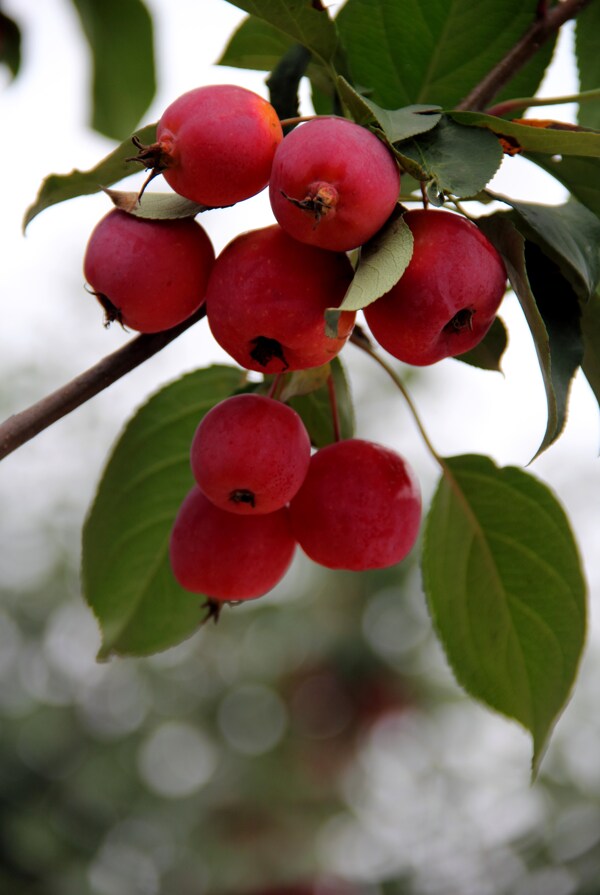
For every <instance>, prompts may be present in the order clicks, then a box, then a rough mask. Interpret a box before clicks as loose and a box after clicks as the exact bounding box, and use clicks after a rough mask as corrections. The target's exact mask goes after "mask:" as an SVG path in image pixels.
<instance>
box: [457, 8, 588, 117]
mask: <svg viewBox="0 0 600 895" xmlns="http://www.w3.org/2000/svg"><path fill="white" fill-rule="evenodd" d="M590 2H591V0H563V2H562V3H558V4H557V5H556V6H553V7H552V8H551V9H545V7H544V5H542V4H540V5H539V6H538V10H539V12H540V13H541V15H539V17H538V18H536V20H535V22H533V24H532V25H530V26H529V28H528V29H527V31H526V32H525V34H524V35H523V36H522V37H521V39H520V40H518V41H517V43H516V44H515V45H514V47H512V48H511V49H510V50H509V51H508V53H507V54H506V56H504V58H503V59H501V60H500V62H499V63H498V64H497V65H495V66H494V68H493V69H491V71H490V72H488V74H487V75H486V76H485V77H484V78H483V79H482V80H481V81H480V82H479V84H477V86H476V87H474V88H473V90H472V91H471V92H470V93H469V95H468V96H466V97H465V98H464V99H463V100H461V102H460V103H459V104H458V106H457V109H465V110H470V111H473V112H480V111H482V110H483V109H485V108H486V106H488V105H489V103H490V102H491V101H492V100H493V98H494V97H495V96H496V94H497V93H498V91H499V90H501V89H502V88H503V87H504V86H505V85H506V84H508V82H509V81H510V80H511V79H512V78H513V77H514V76H515V75H516V73H517V72H518V71H519V70H520V69H521V68H523V66H524V65H525V64H526V63H527V62H529V60H530V59H531V58H532V56H535V54H536V53H537V51H538V50H539V49H540V47H541V46H542V45H543V44H544V43H545V42H546V41H547V40H549V38H550V37H552V35H553V34H555V33H556V32H557V31H558V29H559V28H560V27H561V26H562V25H564V24H565V22H568V21H569V19H573V18H575V16H576V15H578V14H579V13H580V12H581V10H582V9H584V8H585V7H586V6H588V4H589V3H590ZM544 9H545V11H544Z"/></svg>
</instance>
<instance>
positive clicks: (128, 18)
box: [73, 0, 156, 140]
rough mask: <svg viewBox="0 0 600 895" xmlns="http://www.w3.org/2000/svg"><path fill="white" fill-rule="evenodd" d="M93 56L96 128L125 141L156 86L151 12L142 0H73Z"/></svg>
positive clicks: (149, 101)
mask: <svg viewBox="0 0 600 895" xmlns="http://www.w3.org/2000/svg"><path fill="white" fill-rule="evenodd" d="M73 4H74V6H75V8H76V10H77V12H78V13H79V17H80V19H81V24H82V26H83V30H84V32H85V35H86V37H87V39H88V43H89V45H90V49H91V51H92V56H93V66H94V71H93V85H92V96H93V112H92V127H93V128H94V129H95V130H97V131H99V132H100V133H101V134H105V135H106V136H107V137H111V138H112V139H114V140H122V139H123V138H124V137H125V136H126V135H127V134H130V133H131V131H132V130H133V129H134V127H135V126H136V125H137V123H138V122H139V120H140V119H141V117H142V116H143V114H144V113H145V111H146V109H147V108H148V106H149V105H150V103H151V101H152V98H153V97H154V93H155V91H156V77H155V73H154V37H153V28H152V17H151V16H150V13H149V12H148V10H147V8H146V6H145V5H144V3H143V2H142V0H73Z"/></svg>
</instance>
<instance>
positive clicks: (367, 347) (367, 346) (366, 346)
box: [350, 328, 448, 473]
mask: <svg viewBox="0 0 600 895" xmlns="http://www.w3.org/2000/svg"><path fill="white" fill-rule="evenodd" d="M350 341H351V342H352V344H353V345H356V347H357V348H360V349H361V351H364V352H365V353H366V354H368V355H369V357H371V358H373V360H374V361H375V362H376V363H378V364H379V366H380V367H381V368H382V369H383V370H385V372H386V373H387V374H388V376H389V377H390V379H391V380H392V382H393V383H394V385H395V386H396V388H397V389H398V390H399V391H400V392H401V393H402V397H403V398H404V400H405V401H406V404H407V406H408V409H409V410H410V412H411V414H412V417H413V419H414V421H415V423H416V424H417V429H418V430H419V432H420V433H421V437H422V439H423V441H424V442H425V445H426V447H427V450H428V451H429V453H430V454H431V456H432V457H433V459H434V460H435V461H436V463H437V464H438V465H439V466H440V467H441V468H442V471H443V472H444V473H447V472H448V469H447V466H446V463H445V461H444V459H443V457H440V455H439V454H438V452H437V451H436V449H435V448H434V446H433V444H432V442H431V440H430V438H429V435H428V434H427V432H426V430H425V426H424V425H423V423H422V422H421V417H420V416H419V414H418V411H417V408H416V407H415V405H414V403H413V400H412V398H411V397H410V395H409V393H408V392H407V390H406V386H405V385H404V383H403V382H402V380H401V379H400V377H399V376H398V374H397V373H396V371H395V370H394V369H393V368H392V367H390V365H389V364H388V362H387V361H385V360H384V359H383V358H382V357H381V356H380V355H379V354H377V352H376V351H375V350H374V348H373V347H372V345H371V343H370V342H369V340H368V339H367V338H366V336H365V335H364V334H362V333H357V331H356V328H355V329H354V332H353V333H352V335H351V336H350Z"/></svg>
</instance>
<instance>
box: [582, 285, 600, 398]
mask: <svg viewBox="0 0 600 895" xmlns="http://www.w3.org/2000/svg"><path fill="white" fill-rule="evenodd" d="M581 329H582V332H583V346H584V348H583V363H582V364H581V367H582V369H583V372H584V374H585V378H586V379H587V381H588V382H589V384H590V387H591V389H592V391H593V392H594V395H595V396H596V400H597V402H598V404H600V293H596V295H594V296H593V297H592V298H591V299H590V301H589V302H588V303H587V304H586V305H585V307H584V308H583V316H582V319H581Z"/></svg>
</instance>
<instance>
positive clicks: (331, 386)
mask: <svg viewBox="0 0 600 895" xmlns="http://www.w3.org/2000/svg"><path fill="white" fill-rule="evenodd" d="M327 391H328V392H329V404H330V406H331V422H332V425H333V440H334V441H341V440H342V435H341V430H340V415H339V412H338V403H337V395H336V393H335V382H334V381H333V376H332V374H331V373H330V374H329V376H328V377H327Z"/></svg>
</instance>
